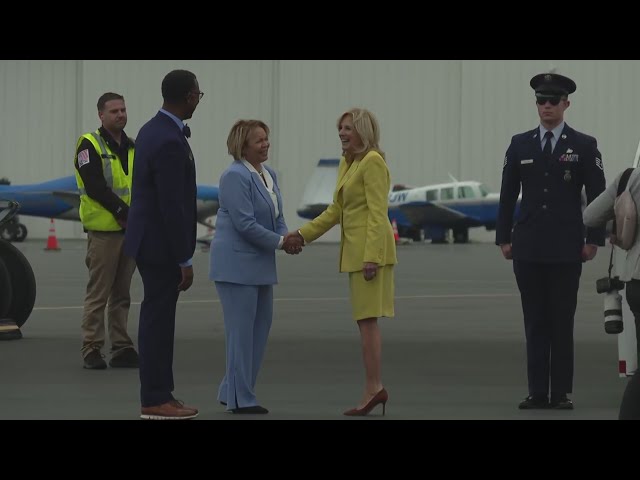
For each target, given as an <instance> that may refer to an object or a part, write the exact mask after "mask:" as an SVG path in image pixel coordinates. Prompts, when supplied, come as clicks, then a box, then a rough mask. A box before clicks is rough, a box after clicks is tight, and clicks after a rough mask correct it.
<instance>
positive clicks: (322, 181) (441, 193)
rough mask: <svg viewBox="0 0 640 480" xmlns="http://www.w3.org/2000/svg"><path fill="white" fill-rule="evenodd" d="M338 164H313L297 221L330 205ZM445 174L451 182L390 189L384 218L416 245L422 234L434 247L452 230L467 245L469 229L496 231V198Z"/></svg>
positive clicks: (330, 161) (325, 161)
mask: <svg viewBox="0 0 640 480" xmlns="http://www.w3.org/2000/svg"><path fill="white" fill-rule="evenodd" d="M339 162H340V161H339V160H338V159H322V160H320V161H319V162H318V165H317V167H316V171H315V172H314V173H313V175H312V177H311V178H310V179H309V182H308V183H307V187H306V189H305V192H304V194H303V199H302V205H301V206H300V208H298V210H297V213H298V215H299V216H300V217H302V218H306V219H313V218H315V217H317V216H318V215H320V213H322V212H323V211H324V209H325V208H327V206H328V205H329V203H330V202H331V201H332V196H333V190H334V188H335V184H336V176H337V173H338V165H339ZM449 176H450V177H451V180H452V181H451V182H450V183H442V184H437V185H427V186H423V187H408V186H406V185H394V186H393V188H392V189H391V192H389V220H390V221H392V222H393V221H394V220H395V222H396V225H397V227H398V234H399V235H400V237H405V238H411V239H413V240H416V241H420V240H422V238H423V236H424V238H425V239H429V238H430V239H431V241H432V242H433V243H443V242H446V239H447V235H448V232H449V230H451V231H452V232H453V240H454V242H455V243H467V242H468V241H469V228H472V227H485V228H486V229H487V230H495V228H496V222H497V219H498V205H499V202H500V194H499V193H490V192H489V190H488V189H487V188H486V187H485V186H484V185H483V184H482V183H480V182H476V181H458V180H457V179H455V178H454V177H453V176H451V175H449ZM518 205H519V203H518ZM516 213H517V207H516Z"/></svg>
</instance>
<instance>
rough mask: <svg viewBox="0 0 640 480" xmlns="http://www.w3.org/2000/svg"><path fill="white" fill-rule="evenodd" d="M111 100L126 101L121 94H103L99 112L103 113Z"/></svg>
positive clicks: (100, 99) (99, 100)
mask: <svg viewBox="0 0 640 480" xmlns="http://www.w3.org/2000/svg"><path fill="white" fill-rule="evenodd" d="M109 100H122V101H124V97H123V96H122V95H120V94H119V93H113V92H107V93H103V94H102V96H100V98H99V99H98V111H99V112H102V111H103V110H104V106H105V104H106V103H107V102H108V101H109Z"/></svg>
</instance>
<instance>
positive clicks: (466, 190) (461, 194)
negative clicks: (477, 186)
mask: <svg viewBox="0 0 640 480" xmlns="http://www.w3.org/2000/svg"><path fill="white" fill-rule="evenodd" d="M473 197H475V195H474V194H473V188H471V187H468V186H467V187H458V198H473Z"/></svg>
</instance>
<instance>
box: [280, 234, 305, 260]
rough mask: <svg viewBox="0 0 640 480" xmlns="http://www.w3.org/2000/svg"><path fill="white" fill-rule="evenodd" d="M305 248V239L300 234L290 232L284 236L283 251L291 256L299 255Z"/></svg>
mask: <svg viewBox="0 0 640 480" xmlns="http://www.w3.org/2000/svg"><path fill="white" fill-rule="evenodd" d="M303 246H304V238H302V235H300V232H298V231H295V232H289V233H287V234H286V235H285V236H284V241H283V242H282V250H284V251H285V252H286V253H288V254H289V255H298V254H299V253H300V252H301V251H302V247H303Z"/></svg>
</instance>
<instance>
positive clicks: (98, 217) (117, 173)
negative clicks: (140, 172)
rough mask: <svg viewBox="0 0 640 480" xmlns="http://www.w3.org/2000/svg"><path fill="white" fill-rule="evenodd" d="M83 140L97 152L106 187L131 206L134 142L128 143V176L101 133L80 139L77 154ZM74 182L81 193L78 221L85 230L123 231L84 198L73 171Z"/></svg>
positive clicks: (83, 191)
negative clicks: (89, 143)
mask: <svg viewBox="0 0 640 480" xmlns="http://www.w3.org/2000/svg"><path fill="white" fill-rule="evenodd" d="M85 138H86V139H87V140H89V141H90V142H91V144H92V145H93V148H95V149H96V152H97V153H98V155H99V156H100V159H101V160H102V173H103V174H104V179H105V181H106V182H107V186H108V187H109V188H110V189H111V190H112V191H113V193H115V194H116V195H117V196H118V197H120V199H121V200H122V201H123V202H124V203H126V204H127V205H131V184H132V181H133V152H134V147H133V141H132V140H131V139H129V142H130V146H129V152H128V155H127V157H128V158H127V163H128V166H129V173H128V174H125V173H124V170H123V168H122V163H121V162H120V160H119V159H118V157H117V156H116V155H115V154H114V153H113V152H112V151H111V149H110V148H109V146H108V145H107V143H106V142H105V141H104V139H103V138H102V137H101V136H100V130H96V131H95V132H90V133H85V134H84V135H82V136H81V137H80V138H79V139H78V143H77V144H76V151H77V150H78V147H79V146H80V143H81V142H82V140H83V139H85ZM76 182H77V183H78V190H79V191H80V221H82V225H84V228H86V229H87V230H94V231H99V232H117V231H118V230H122V227H121V226H120V225H118V222H117V221H116V219H115V217H114V216H113V214H112V213H111V212H110V211H109V210H107V209H106V208H104V207H103V206H102V205H101V204H100V203H98V202H96V201H95V200H93V199H92V198H91V197H89V195H87V191H86V190H85V188H84V182H83V181H82V177H81V176H80V173H79V172H78V169H76Z"/></svg>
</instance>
